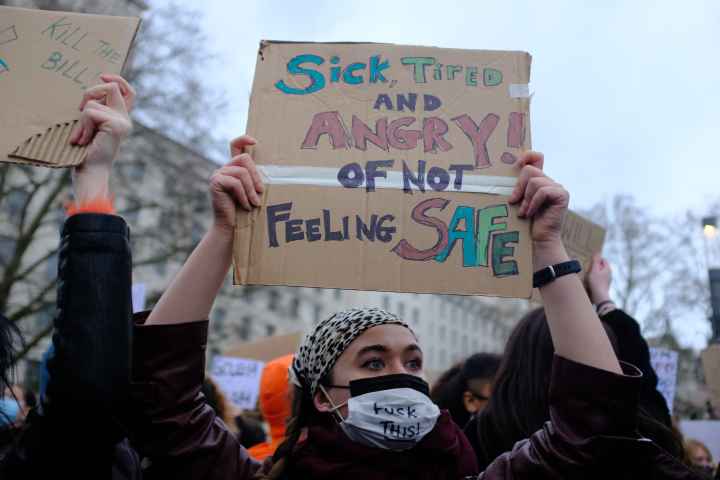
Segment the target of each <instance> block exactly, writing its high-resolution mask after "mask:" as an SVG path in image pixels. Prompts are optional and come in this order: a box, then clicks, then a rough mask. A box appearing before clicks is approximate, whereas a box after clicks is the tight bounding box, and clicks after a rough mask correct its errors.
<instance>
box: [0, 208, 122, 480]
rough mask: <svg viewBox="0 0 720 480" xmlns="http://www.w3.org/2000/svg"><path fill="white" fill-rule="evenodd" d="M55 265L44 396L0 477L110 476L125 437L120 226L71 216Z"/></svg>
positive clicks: (118, 221) (106, 219) (102, 218)
mask: <svg viewBox="0 0 720 480" xmlns="http://www.w3.org/2000/svg"><path fill="white" fill-rule="evenodd" d="M58 260H59V261H58V267H59V268H58V290H57V312H56V316H55V319H54V325H53V326H54V332H53V336H52V342H53V347H54V353H53V355H52V356H51V357H50V359H49V361H48V373H49V381H48V385H47V389H46V395H45V397H44V398H43V401H42V403H41V408H40V409H39V410H38V411H33V412H32V413H31V415H30V416H29V417H28V421H27V423H26V425H25V427H24V428H23V430H22V432H21V433H20V435H19V436H18V439H17V441H16V442H15V447H14V448H13V449H12V450H11V453H10V454H9V455H8V456H7V457H6V458H5V460H4V462H3V465H2V466H0V477H5V476H6V477H7V478H42V477H41V476H40V475H46V474H51V475H54V476H61V477H63V478H64V477H65V476H66V475H65V474H68V475H70V476H69V477H68V478H71V477H72V478H109V477H110V475H111V467H112V465H113V463H114V457H115V456H116V445H117V443H118V441H119V440H120V439H122V438H123V437H124V436H125V433H124V432H123V431H122V429H121V427H120V425H121V422H120V421H119V420H118V415H117V414H118V412H119V411H120V410H121V408H122V407H123V406H124V405H125V404H126V403H127V398H128V392H129V384H130V358H131V357H130V351H131V350H130V348H131V333H132V299H131V293H130V292H131V265H132V262H131V256H130V248H129V230H128V228H127V225H126V224H125V221H124V220H123V219H122V218H121V217H117V216H113V215H101V214H78V215H74V216H72V217H70V218H69V219H68V220H67V221H66V222H65V225H64V228H63V231H62V238H61V243H60V253H59V259H58ZM58 474H59V475H58Z"/></svg>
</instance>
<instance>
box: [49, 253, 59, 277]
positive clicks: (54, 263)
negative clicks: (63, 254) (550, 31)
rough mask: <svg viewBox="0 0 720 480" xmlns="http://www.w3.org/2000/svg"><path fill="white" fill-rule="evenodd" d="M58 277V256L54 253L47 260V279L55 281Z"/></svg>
mask: <svg viewBox="0 0 720 480" xmlns="http://www.w3.org/2000/svg"><path fill="white" fill-rule="evenodd" d="M57 275H58V254H57V253H53V254H52V255H51V256H50V257H49V258H48V260H47V279H48V280H51V281H54V280H55V279H56V278H57Z"/></svg>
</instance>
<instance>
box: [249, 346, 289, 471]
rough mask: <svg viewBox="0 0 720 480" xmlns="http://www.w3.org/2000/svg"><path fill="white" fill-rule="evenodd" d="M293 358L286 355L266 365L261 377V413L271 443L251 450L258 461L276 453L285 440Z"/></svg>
mask: <svg viewBox="0 0 720 480" xmlns="http://www.w3.org/2000/svg"><path fill="white" fill-rule="evenodd" d="M292 361H293V356H292V354H290V355H285V356H284V357H280V358H276V359H275V360H271V361H270V362H268V363H266V364H265V368H263V372H262V376H261V377H260V412H261V413H262V415H263V417H264V418H265V421H266V422H267V423H268V425H269V426H270V442H265V443H261V444H258V445H255V446H254V447H252V448H250V449H249V452H250V455H251V456H252V457H253V458H255V459H257V460H265V458H267V457H269V456H271V455H272V454H273V453H275V450H276V449H277V447H278V446H279V445H280V444H281V443H282V441H283V440H285V422H286V421H287V419H288V417H290V413H291V398H290V380H289V378H288V370H289V369H290V365H291V364H292Z"/></svg>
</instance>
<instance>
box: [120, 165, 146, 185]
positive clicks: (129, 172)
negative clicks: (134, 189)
mask: <svg viewBox="0 0 720 480" xmlns="http://www.w3.org/2000/svg"><path fill="white" fill-rule="evenodd" d="M124 165H125V169H124V170H125V171H124V173H125V176H126V177H127V178H128V180H132V181H133V182H134V183H142V179H143V177H144V176H145V164H144V163H142V162H132V163H126V164H124Z"/></svg>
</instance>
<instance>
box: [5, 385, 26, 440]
mask: <svg viewBox="0 0 720 480" xmlns="http://www.w3.org/2000/svg"><path fill="white" fill-rule="evenodd" d="M18 394H19V396H18ZM24 404H25V403H24V401H23V397H22V391H19V392H18V390H17V389H16V388H14V385H13V386H9V387H6V388H5V389H4V391H3V392H2V396H0V428H8V429H9V428H11V427H17V426H18V425H19V424H20V423H21V422H22V420H23V419H24V418H25V415H24V412H23V410H24Z"/></svg>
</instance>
